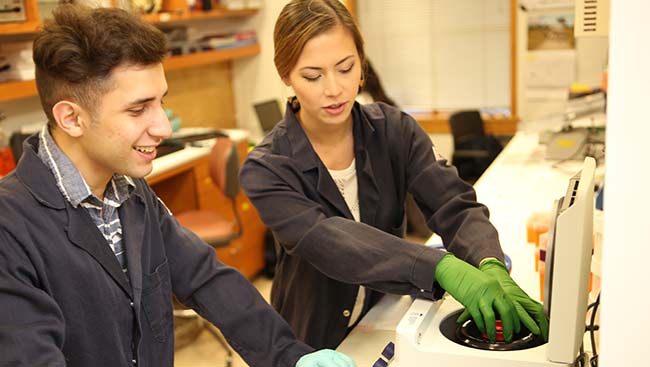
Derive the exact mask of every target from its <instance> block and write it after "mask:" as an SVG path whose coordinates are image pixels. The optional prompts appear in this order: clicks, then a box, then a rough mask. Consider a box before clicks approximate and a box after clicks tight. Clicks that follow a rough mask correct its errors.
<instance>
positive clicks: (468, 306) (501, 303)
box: [435, 254, 521, 342]
mask: <svg viewBox="0 0 650 367" xmlns="http://www.w3.org/2000/svg"><path fill="white" fill-rule="evenodd" d="M435 276H436V281H437V282H438V283H440V285H441V286H442V288H443V289H444V290H446V291H447V292H448V293H449V294H451V295H452V296H453V297H454V298H455V299H456V300H457V301H458V302H460V303H462V304H463V306H465V312H464V313H463V314H461V316H460V317H459V318H458V320H457V322H459V323H462V322H464V321H465V320H467V319H468V318H469V315H471V317H472V318H473V319H474V322H475V323H476V326H477V327H478V329H479V330H480V331H481V332H483V333H487V335H488V337H489V338H490V340H491V341H495V340H496V316H495V313H494V311H495V310H496V312H497V313H498V314H499V316H500V317H501V323H502V326H503V337H504V339H505V340H506V341H508V342H509V341H511V340H512V335H513V330H514V332H519V330H520V328H521V326H520V323H519V317H517V313H516V312H515V307H514V305H513V304H512V301H510V299H508V298H507V297H506V293H505V292H504V290H503V289H502V288H501V286H500V285H499V282H498V281H497V280H496V279H495V278H494V277H492V276H490V275H488V274H486V273H484V272H482V271H480V270H479V269H477V268H475V267H473V266H472V265H470V264H468V263H466V262H464V261H462V260H460V259H458V258H456V257H455V256H454V255H452V254H447V255H445V256H444V257H443V258H442V259H441V260H440V262H439V263H438V265H437V266H436V275H435Z"/></svg>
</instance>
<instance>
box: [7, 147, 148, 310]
mask: <svg viewBox="0 0 650 367" xmlns="http://www.w3.org/2000/svg"><path fill="white" fill-rule="evenodd" d="M37 150H38V136H37V135H32V136H30V137H29V138H27V139H26V140H25V142H24V144H23V155H22V158H21V159H20V161H19V162H18V166H17V167H16V176H17V178H18V180H20V181H21V182H22V183H23V184H24V185H25V187H26V188H27V189H28V190H29V191H30V193H31V194H32V195H33V196H34V198H35V199H36V200H37V201H39V202H40V203H41V204H43V205H45V206H47V207H50V208H52V209H58V210H63V209H66V210H67V214H68V224H67V226H66V228H65V231H66V232H67V234H68V239H69V240H70V242H72V243H73V244H74V245H75V246H77V247H79V248H81V249H83V250H84V251H86V252H88V254H90V256H92V257H93V258H94V259H95V260H96V261H97V262H98V263H99V264H100V265H101V266H102V268H104V270H105V271H106V272H108V273H109V275H110V276H111V277H112V278H113V279H114V280H115V281H116V282H117V283H118V285H119V286H120V287H121V288H122V289H123V290H124V292H126V293H127V294H128V295H129V297H131V298H133V294H132V289H131V284H129V280H128V278H127V276H126V275H125V274H124V272H122V268H121V266H120V264H119V262H118V261H117V258H116V257H115V254H114V253H113V251H112V250H111V248H110V247H109V246H108V244H107V243H106V239H105V238H104V237H103V236H102V234H101V233H100V232H99V230H98V229H97V226H96V225H95V223H94V222H93V221H92V219H91V218H90V216H89V215H88V213H86V211H85V210H81V209H75V208H73V207H72V206H71V205H67V206H66V202H65V198H64V197H63V195H62V194H61V192H60V191H59V189H58V187H57V186H56V181H55V179H54V176H52V174H51V171H50V170H49V169H48V168H47V166H45V164H44V163H43V161H42V160H41V159H40V158H39V157H38V154H37V153H36V152H37ZM133 194H134V195H133V196H132V197H131V199H129V200H127V201H126V202H124V203H123V204H122V207H120V210H119V212H120V220H121V222H122V230H123V232H124V238H123V240H124V241H125V244H126V245H127V246H126V248H127V261H128V267H129V273H130V274H129V275H130V277H131V279H135V283H138V284H133V286H134V287H135V286H138V287H139V288H140V287H141V285H140V284H139V283H141V275H142V269H141V268H140V267H141V264H140V263H141V261H140V252H141V246H142V233H143V232H144V231H143V227H144V223H143V221H142V218H141V216H139V215H138V213H142V212H143V211H144V209H142V208H132V206H135V205H140V206H142V205H144V201H143V198H142V196H141V194H140V193H139V191H138V190H137V189H136V190H135V191H134V193H133ZM134 199H135V200H134Z"/></svg>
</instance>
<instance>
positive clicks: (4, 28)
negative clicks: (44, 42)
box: [0, 9, 258, 36]
mask: <svg viewBox="0 0 650 367" xmlns="http://www.w3.org/2000/svg"><path fill="white" fill-rule="evenodd" d="M257 12H258V10H257V9H241V10H227V9H213V10H208V11H187V12H177V13H157V14H145V15H143V16H142V19H144V20H146V21H148V22H151V23H154V24H156V25H161V24H166V23H178V22H186V21H194V20H201V19H226V18H242V17H248V16H251V15H255V14H257ZM41 25H42V22H41V21H40V20H30V21H24V22H12V23H0V36H13V35H19V34H32V33H36V32H37V31H38V30H39V28H40V27H41Z"/></svg>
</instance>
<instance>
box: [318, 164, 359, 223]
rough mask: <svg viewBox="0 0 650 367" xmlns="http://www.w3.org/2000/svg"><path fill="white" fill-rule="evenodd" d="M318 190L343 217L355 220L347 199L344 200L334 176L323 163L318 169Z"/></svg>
mask: <svg viewBox="0 0 650 367" xmlns="http://www.w3.org/2000/svg"><path fill="white" fill-rule="evenodd" d="M317 190H318V192H319V193H320V195H321V196H322V197H323V198H324V199H325V200H327V201H328V202H329V203H330V204H331V205H332V206H333V207H335V208H336V209H337V210H338V211H339V212H340V214H341V215H342V216H344V217H346V218H348V219H353V218H354V217H353V216H352V213H351V212H350V209H349V208H348V205H347V204H346V203H345V199H343V195H341V192H340V191H339V189H338V187H336V184H335V183H334V180H333V179H332V176H331V175H330V174H329V172H328V171H327V168H326V167H325V166H324V165H323V164H322V163H321V164H320V165H319V167H318V185H317Z"/></svg>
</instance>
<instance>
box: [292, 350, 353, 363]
mask: <svg viewBox="0 0 650 367" xmlns="http://www.w3.org/2000/svg"><path fill="white" fill-rule="evenodd" d="M355 366H356V364H354V361H353V360H351V359H350V357H348V356H346V355H345V354H343V353H339V352H337V351H334V350H331V349H321V350H317V351H315V352H313V353H309V354H305V355H304V356H302V357H300V359H299V360H298V363H296V367H355Z"/></svg>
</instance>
